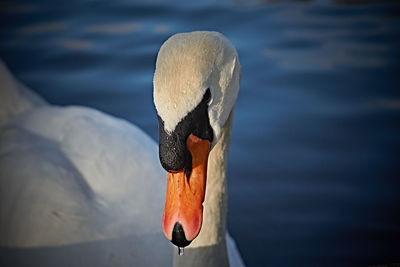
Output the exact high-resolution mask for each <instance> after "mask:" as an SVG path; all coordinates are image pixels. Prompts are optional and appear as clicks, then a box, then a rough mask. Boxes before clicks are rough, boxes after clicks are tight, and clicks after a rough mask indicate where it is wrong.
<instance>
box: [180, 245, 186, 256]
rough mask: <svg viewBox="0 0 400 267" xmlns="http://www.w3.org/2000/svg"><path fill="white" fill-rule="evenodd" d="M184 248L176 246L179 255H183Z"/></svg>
mask: <svg viewBox="0 0 400 267" xmlns="http://www.w3.org/2000/svg"><path fill="white" fill-rule="evenodd" d="M184 249H185V248H182V247H178V255H179V256H183V253H184Z"/></svg>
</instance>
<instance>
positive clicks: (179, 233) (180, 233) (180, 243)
mask: <svg viewBox="0 0 400 267" xmlns="http://www.w3.org/2000/svg"><path fill="white" fill-rule="evenodd" d="M171 242H172V243H173V244H174V245H175V246H177V247H186V246H188V245H189V244H190V243H191V242H192V241H188V240H187V239H186V236H185V231H184V230H183V227H182V225H181V224H180V223H179V222H176V223H175V225H174V229H173V230H172V240H171Z"/></svg>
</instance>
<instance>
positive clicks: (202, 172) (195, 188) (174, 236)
mask: <svg viewBox="0 0 400 267" xmlns="http://www.w3.org/2000/svg"><path fill="white" fill-rule="evenodd" d="M186 145H187V148H188V150H189V151H190V154H191V155H192V172H191V173H190V176H189V177H187V176H186V175H185V170H180V171H178V172H168V178H167V179H168V180H167V194H166V200H165V209H164V215H163V231H164V234H165V236H166V237H167V238H168V239H169V240H170V241H171V242H172V243H174V244H175V245H176V246H179V247H185V246H187V245H189V244H190V242H192V241H193V239H195V238H196V236H197V235H198V234H199V232H200V229H201V225H202V222H203V201H204V195H205V192H206V180H207V161H208V154H209V153H210V147H211V143H210V142H209V141H208V140H204V139H201V138H198V137H196V136H194V135H192V134H191V135H190V136H189V137H188V139H187V141H186Z"/></svg>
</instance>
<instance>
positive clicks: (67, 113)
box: [0, 31, 244, 266]
mask: <svg viewBox="0 0 400 267" xmlns="http://www.w3.org/2000/svg"><path fill="white" fill-rule="evenodd" d="M240 75H241V69H240V63H239V60H238V55H237V52H236V50H235V48H234V47H233V46H232V44H231V43H230V42H229V41H228V40H227V39H226V38H225V37H224V36H223V35H222V34H220V33H217V32H208V31H198V32H191V33H179V34H175V35H173V36H172V37H170V38H169V39H168V40H167V41H166V42H165V43H164V44H163V45H162V46H161V48H160V51H159V53H158V56H157V61H156V69H155V74H154V80H153V87H154V105H155V108H156V111H157V117H158V122H159V137H160V138H159V146H158V149H157V145H156V143H155V142H154V141H153V140H152V139H151V138H150V137H149V136H147V135H146V134H145V133H144V132H143V131H142V130H140V129H139V128H138V127H136V126H134V125H132V124H130V123H128V122H126V121H124V120H121V119H117V118H115V117H112V116H110V115H107V114H104V113H102V112H100V111H97V110H94V109H91V108H85V107H78V106H67V107H59V106H54V105H50V104H48V103H47V102H46V101H44V100H43V99H42V98H41V97H40V96H38V95H36V94H35V93H34V92H33V91H31V90H29V89H28V88H27V87H25V86H24V85H23V84H21V83H20V82H18V80H16V79H15V78H14V77H13V76H12V75H11V73H10V72H9V71H8V69H7V68H6V67H5V65H4V64H3V63H2V62H1V61H0V104H1V106H0V258H1V262H3V263H4V264H6V265H10V266H18V265H24V266H26V265H27V263H28V265H31V266H38V265H40V266H54V265H56V266H64V265H65V266H114V265H120V266H171V265H172V266H229V265H230V266H244V264H243V261H242V259H241V256H240V254H239V252H238V250H237V247H236V245H235V242H234V240H233V239H232V238H231V237H230V236H229V234H228V233H227V229H226V208H227V191H226V190H227V189H226V166H227V155H228V148H229V142H230V136H231V129H232V120H233V109H234V105H235V102H236V98H237V95H238V90H239V81H240ZM157 150H158V151H157ZM160 163H161V164H160ZM166 171H167V172H166ZM166 173H167V175H166ZM166 176H167V177H166ZM170 241H171V242H170ZM172 244H174V245H176V246H178V247H186V248H185V252H184V255H183V256H180V255H178V254H177V253H176V251H173V249H175V247H174V246H172Z"/></svg>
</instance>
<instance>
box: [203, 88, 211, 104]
mask: <svg viewBox="0 0 400 267" xmlns="http://www.w3.org/2000/svg"><path fill="white" fill-rule="evenodd" d="M210 100H211V91H210V88H208V89H207V90H206V92H205V93H204V96H203V100H202V101H204V102H205V103H207V105H208V104H210Z"/></svg>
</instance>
